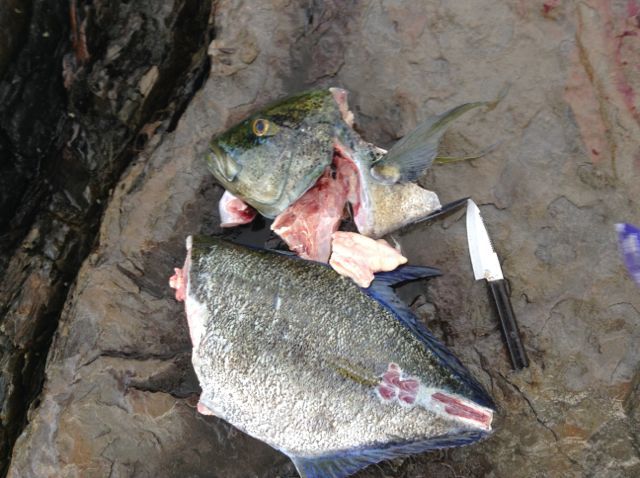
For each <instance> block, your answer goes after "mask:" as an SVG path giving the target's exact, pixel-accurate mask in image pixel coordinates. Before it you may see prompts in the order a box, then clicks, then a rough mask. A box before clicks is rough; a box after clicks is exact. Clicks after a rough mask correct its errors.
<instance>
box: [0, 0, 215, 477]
mask: <svg viewBox="0 0 640 478" xmlns="http://www.w3.org/2000/svg"><path fill="white" fill-rule="evenodd" d="M210 8H211V5H209V4H206V3H201V2H198V1H195V0H176V1H175V2H165V3H164V4H163V8H162V9H157V8H156V6H155V5H154V4H153V3H150V2H146V3H144V2H142V3H140V2H132V3H130V4H124V3H122V2H119V1H111V0H98V1H94V2H90V5H89V4H88V3H87V2H82V3H81V2H78V1H76V0H72V1H69V2H50V1H46V0H33V1H31V0H11V1H9V2H3V3H2V5H0V30H1V32H0V324H1V326H0V410H1V411H2V413H1V414H0V475H3V474H4V473H5V471H6V467H7V466H8V460H9V457H10V455H11V448H12V446H13V443H14V441H15V439H16V437H17V436H18V434H19V433H20V432H21V430H22V428H24V426H25V424H26V411H27V408H28V406H29V404H30V402H31V401H32V400H33V399H34V398H35V397H36V396H37V394H38V393H39V392H40V390H41V388H42V381H43V371H44V362H45V358H46V356H47V350H48V347H49V345H50V343H51V338H52V336H53V332H54V331H55V329H56V326H57V322H58V317H59V316H60V312H61V310H62V307H63V305H64V302H65V298H66V295H67V293H68V291H69V286H70V284H71V283H72V282H73V280H74V278H75V276H76V274H77V273H78V269H79V268H80V265H81V263H82V262H83V260H84V259H85V258H86V257H87V255H88V253H89V251H90V249H91V247H92V244H93V241H94V239H95V236H96V233H97V230H98V226H99V224H100V218H101V215H102V211H103V209H104V205H105V201H106V199H107V198H108V195H109V191H110V189H111V188H113V187H114V186H115V183H116V181H117V180H118V178H119V176H120V175H121V173H122V171H123V170H124V168H125V166H126V165H127V164H128V163H129V162H130V161H131V159H132V157H133V156H134V155H135V154H136V153H137V151H138V150H139V149H140V148H141V147H142V146H143V145H144V143H145V141H146V138H147V137H148V136H150V135H151V134H152V132H153V131H154V130H155V129H157V128H159V127H160V126H162V127H164V128H165V129H166V128H171V127H172V125H173V121H172V119H171V118H172V117H173V116H174V115H175V116H176V117H178V116H179V114H180V113H181V110H182V109H183V106H184V104H185V103H186V101H187V100H188V99H189V97H190V96H191V93H192V91H193V89H194V85H195V84H196V83H197V81H198V78H199V77H201V76H202V75H201V73H202V72H203V71H207V68H202V67H203V66H208V59H207V56H206V49H207V43H208V38H209V32H210V29H211V25H210V23H209V13H210ZM199 73H200V74H199ZM165 119H166V121H165V123H164V125H163V124H162V120H165Z"/></svg>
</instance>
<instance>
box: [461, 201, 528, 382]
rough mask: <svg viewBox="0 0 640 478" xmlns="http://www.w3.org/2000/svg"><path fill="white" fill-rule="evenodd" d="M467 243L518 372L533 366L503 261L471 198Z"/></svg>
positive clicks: (476, 272)
mask: <svg viewBox="0 0 640 478" xmlns="http://www.w3.org/2000/svg"><path fill="white" fill-rule="evenodd" d="M467 240H468V241H469V255H470V256H471V265H472V266H473V275H474V276H475V278H476V280H480V279H486V280H487V282H488V283H489V288H490V289H491V295H492V296H493V301H494V303H495V306H496V309H497V310H498V316H499V317H500V325H501V328H502V335H503V337H504V340H505V342H506V343H507V350H508V351H509V356H510V358H511V364H512V365H513V368H514V369H515V370H520V369H523V368H526V367H528V366H529V359H528V358H527V353H526V352H525V350H524V347H523V346H522V341H521V340H520V331H519V330H518V324H517V322H516V316H515V314H514V313H513V308H512V307H511V300H510V299H509V294H508V293H507V284H506V282H505V280H504V277H503V275H502V268H501V267H500V261H499V260H498V256H497V255H496V253H495V251H494V250H493V246H492V245H491V240H490V239H489V233H488V232H487V228H486V227H485V225H484V222H483V221H482V216H481V215H480V209H478V206H476V203H474V202H473V201H472V200H471V199H469V201H468V202H467Z"/></svg>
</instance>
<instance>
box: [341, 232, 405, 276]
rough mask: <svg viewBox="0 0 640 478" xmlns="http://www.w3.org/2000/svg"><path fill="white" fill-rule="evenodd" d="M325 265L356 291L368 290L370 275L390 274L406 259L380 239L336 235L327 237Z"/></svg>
mask: <svg viewBox="0 0 640 478" xmlns="http://www.w3.org/2000/svg"><path fill="white" fill-rule="evenodd" d="M331 238H332V242H331V247H332V253H331V258H330V259H329V264H330V265H331V267H333V269H334V270H335V271H336V272H337V273H338V274H340V275H343V276H346V277H350V278H351V279H353V281H354V282H355V283H356V284H358V285H359V286H360V287H365V288H366V287H369V286H370V285H371V282H373V279H374V273H376V272H384V271H392V270H394V269H396V268H397V267H398V266H399V265H402V264H406V262H407V258H406V257H404V256H403V255H402V254H401V253H400V252H398V251H397V250H396V249H394V248H393V247H391V246H390V245H389V243H388V242H387V241H385V240H384V239H378V240H375V239H371V238H369V237H366V236H363V235H361V234H356V233H354V232H344V231H337V232H334V233H333V234H332V236H331Z"/></svg>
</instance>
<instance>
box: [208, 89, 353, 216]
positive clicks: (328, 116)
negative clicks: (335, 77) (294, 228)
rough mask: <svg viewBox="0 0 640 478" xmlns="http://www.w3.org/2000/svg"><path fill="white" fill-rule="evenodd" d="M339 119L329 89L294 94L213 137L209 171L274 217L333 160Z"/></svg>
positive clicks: (259, 210)
mask: <svg viewBox="0 0 640 478" xmlns="http://www.w3.org/2000/svg"><path fill="white" fill-rule="evenodd" d="M341 122H342V117H341V114H340V110H339V107H338V105H337V103H336V101H335V100H334V97H333V94H332V92H331V91H330V90H320V91H311V92H306V93H302V94H298V95H295V96H292V97H290V98H287V99H285V100H282V101H280V102H278V103H275V104H272V105H270V106H268V107H266V108H265V109H264V110H262V111H259V112H257V113H255V114H253V115H251V116H250V117H249V118H247V119H245V120H244V121H242V122H241V123H239V124H237V125H235V126H234V127H232V128H231V129H229V130H228V131H226V132H224V133H223V134H221V135H219V136H216V137H214V138H213V139H212V140H211V143H210V152H209V154H208V155H207V163H208V166H209V170H210V171H211V172H212V173H213V175H214V176H215V177H216V179H217V180H218V181H219V182H220V184H221V185H222V186H223V187H224V188H225V189H226V190H227V191H229V192H231V193H232V194H233V195H235V196H237V197H239V198H240V199H242V200H243V201H245V202H246V203H248V204H250V205H251V206H253V207H254V208H255V209H257V210H258V212H260V213H261V214H262V215H263V216H266V217H275V216H277V215H278V214H280V213H281V212H282V211H284V210H285V209H286V208H287V207H288V206H289V205H290V204H291V203H293V202H294V201H295V200H296V199H298V198H299V197H300V196H302V194H304V192H305V191H307V190H308V189H309V188H310V187H311V186H313V184H314V183H315V182H316V180H317V179H318V178H319V177H320V175H322V173H323V171H324V170H325V168H326V167H327V166H329V165H330V164H331V161H332V158H333V146H334V139H335V134H336V133H335V131H336V127H337V126H338V125H339V124H340V123H341Z"/></svg>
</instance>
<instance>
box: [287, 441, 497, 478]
mask: <svg viewBox="0 0 640 478" xmlns="http://www.w3.org/2000/svg"><path fill="white" fill-rule="evenodd" d="M484 436H487V434H486V433H485V432H483V431H481V430H465V431H461V432H460V433H458V434H455V435H444V436H439V437H434V438H430V439H428V440H423V441H414V442H405V443H387V444H384V445H378V446H374V447H372V448H364V449H358V448H357V449H353V450H345V451H338V452H334V453H331V454H327V455H322V456H316V457H301V456H291V457H290V458H291V460H292V461H293V463H294V465H295V466H296V469H297V470H298V473H299V474H300V476H301V478H344V477H346V476H349V475H351V474H353V473H355V472H356V471H358V470H360V469H362V468H364V467H366V466H369V465H371V464H373V463H378V462H380V461H383V460H392V459H393V458H398V457H400V456H406V455H415V454H418V453H423V452H425V451H429V450H436V449H441V448H449V447H454V446H460V445H467V444H469V443H472V442H474V441H477V440H480V439H481V438H483V437H484Z"/></svg>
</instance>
